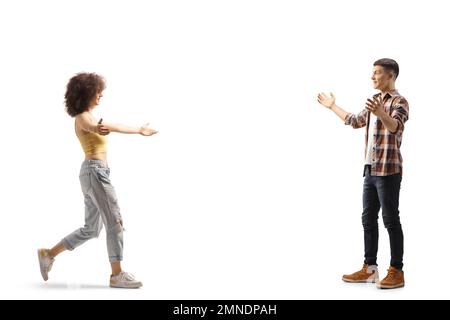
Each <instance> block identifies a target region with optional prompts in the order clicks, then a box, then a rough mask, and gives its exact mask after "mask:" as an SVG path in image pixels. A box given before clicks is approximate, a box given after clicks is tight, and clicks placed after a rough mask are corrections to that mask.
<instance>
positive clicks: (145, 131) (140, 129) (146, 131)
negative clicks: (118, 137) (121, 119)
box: [102, 122, 158, 136]
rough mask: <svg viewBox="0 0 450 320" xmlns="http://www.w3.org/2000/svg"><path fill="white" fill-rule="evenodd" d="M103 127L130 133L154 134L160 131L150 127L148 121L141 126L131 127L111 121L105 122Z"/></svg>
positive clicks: (112, 130)
mask: <svg viewBox="0 0 450 320" xmlns="http://www.w3.org/2000/svg"><path fill="white" fill-rule="evenodd" d="M102 125H103V127H105V129H107V130H109V131H111V132H119V133H128V134H141V135H143V136H152V135H154V134H156V133H158V131H156V130H154V129H152V128H150V127H149V126H148V125H149V124H148V123H146V124H144V125H143V126H141V127H130V126H126V125H124V124H116V123H109V122H103V123H102Z"/></svg>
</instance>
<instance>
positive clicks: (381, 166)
mask: <svg viewBox="0 0 450 320" xmlns="http://www.w3.org/2000/svg"><path fill="white" fill-rule="evenodd" d="M380 95H381V93H378V94H376V95H374V96H373V97H374V98H375V97H378V96H380ZM383 103H384V110H385V111H386V112H387V113H388V114H389V115H390V116H391V117H392V118H393V119H395V120H396V121H397V122H398V126H397V131H396V132H394V133H392V132H390V131H389V130H388V129H387V128H386V127H385V126H384V124H383V122H381V120H380V119H378V120H377V121H376V123H375V128H374V137H373V149H372V151H371V152H372V165H371V175H373V176H389V175H393V174H396V173H400V174H402V173H403V170H402V164H403V159H402V155H401V153H400V146H401V144H402V136H403V131H404V129H405V122H406V121H407V120H408V117H409V105H408V101H406V99H405V98H404V97H403V96H401V95H400V94H399V93H398V91H397V90H395V91H394V92H391V93H386V95H385V96H384V99H383ZM370 115H371V112H369V111H367V110H366V109H364V110H363V111H361V112H360V113H359V114H357V115H355V114H352V113H348V114H347V116H346V117H345V124H346V125H351V126H352V127H353V128H355V129H358V128H362V127H366V147H365V153H364V154H367V147H368V146H367V143H368V138H369V126H368V125H367V124H368V123H370ZM370 134H371V133H370Z"/></svg>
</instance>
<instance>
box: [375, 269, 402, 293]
mask: <svg viewBox="0 0 450 320" xmlns="http://www.w3.org/2000/svg"><path fill="white" fill-rule="evenodd" d="M404 286H405V276H404V274H403V271H401V270H398V269H396V268H394V267H393V266H390V267H389V270H388V274H387V276H386V278H384V279H383V280H381V281H379V282H377V287H378V288H380V289H395V288H401V287H404Z"/></svg>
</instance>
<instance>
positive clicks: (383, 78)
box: [371, 66, 394, 91]
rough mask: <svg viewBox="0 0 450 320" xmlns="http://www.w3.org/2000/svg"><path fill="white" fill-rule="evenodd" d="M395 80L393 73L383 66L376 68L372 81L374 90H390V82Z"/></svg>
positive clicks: (374, 68)
mask: <svg viewBox="0 0 450 320" xmlns="http://www.w3.org/2000/svg"><path fill="white" fill-rule="evenodd" d="M393 78H394V74H393V73H392V72H389V71H386V70H385V69H384V68H383V67H382V66H374V67H373V73H372V78H371V79H372V81H373V87H374V89H378V90H382V91H383V90H385V89H387V88H389V84H390V81H392V79H393Z"/></svg>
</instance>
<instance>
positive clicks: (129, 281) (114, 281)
mask: <svg viewBox="0 0 450 320" xmlns="http://www.w3.org/2000/svg"><path fill="white" fill-rule="evenodd" d="M109 286H110V287H112V288H125V289H137V288H140V287H142V282H140V281H137V280H136V279H135V278H134V276H133V275H132V274H131V273H128V272H123V271H122V272H121V273H119V274H118V275H115V276H111V278H110V279H109Z"/></svg>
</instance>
